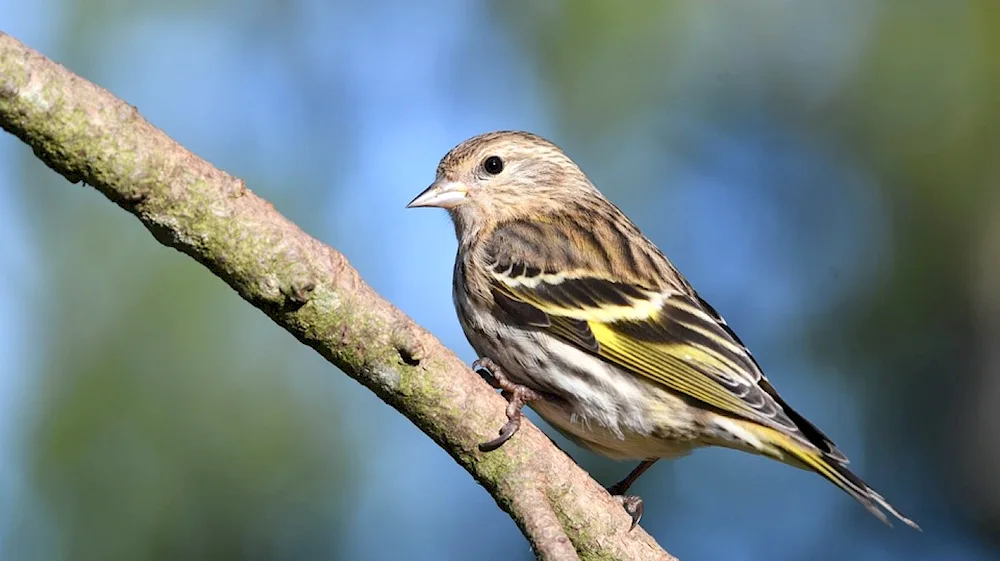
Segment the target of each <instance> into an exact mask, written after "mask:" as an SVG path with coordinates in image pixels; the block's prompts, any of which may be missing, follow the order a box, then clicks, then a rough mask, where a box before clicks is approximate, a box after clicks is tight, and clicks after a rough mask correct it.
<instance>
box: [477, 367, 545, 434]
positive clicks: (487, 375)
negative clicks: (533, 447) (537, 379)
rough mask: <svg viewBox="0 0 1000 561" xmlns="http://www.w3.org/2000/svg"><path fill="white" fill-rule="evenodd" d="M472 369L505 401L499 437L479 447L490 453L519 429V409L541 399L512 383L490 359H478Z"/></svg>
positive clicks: (533, 392)
mask: <svg viewBox="0 0 1000 561" xmlns="http://www.w3.org/2000/svg"><path fill="white" fill-rule="evenodd" d="M472 369H473V370H475V371H476V372H479V373H480V375H482V376H483V378H484V379H485V380H486V381H487V382H488V383H489V384H490V385H491V386H493V387H494V388H497V389H499V390H502V395H503V396H504V398H505V399H506V400H507V422H506V423H504V425H503V427H501V428H500V433H499V434H500V435H499V436H497V437H496V438H494V439H493V440H490V441H489V442H483V443H482V444H480V445H479V450H480V451H482V452H492V451H493V450H496V449H497V448H499V447H501V446H503V444H504V443H505V442H507V441H508V440H510V437H512V436H514V433H516V432H517V429H519V428H521V408H522V407H524V406H525V404H527V403H529V402H531V401H534V400H536V399H541V398H542V395H541V394H539V393H538V392H536V391H535V390H533V389H531V388H529V387H527V386H522V385H520V384H515V383H514V382H512V381H511V380H510V379H509V378H507V375H506V374H504V373H503V370H501V369H500V367H499V366H497V364H496V363H495V362H493V360H492V359H489V358H480V359H479V360H477V361H476V362H474V363H472Z"/></svg>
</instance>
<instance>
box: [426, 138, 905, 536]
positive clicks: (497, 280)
mask: <svg viewBox="0 0 1000 561" xmlns="http://www.w3.org/2000/svg"><path fill="white" fill-rule="evenodd" d="M410 206H437V207H442V208H446V209H447V210H448V212H449V214H450V215H451V217H452V219H453V221H454V224H455V231H456V234H457V236H458V240H459V248H458V255H457V258H456V262H455V271H454V291H453V296H454V300H455V306H456V309H457V311H458V317H459V321H460V323H461V324H462V328H463V330H464V331H465V334H466V336H467V337H468V339H469V342H470V343H471V344H472V346H473V347H474V348H475V349H476V351H477V352H478V353H479V355H480V356H481V357H486V358H488V359H492V361H493V362H492V363H490V364H488V366H489V367H490V368H489V369H490V370H492V371H493V372H494V374H496V376H495V380H494V383H495V384H496V385H497V386H498V387H500V388H502V389H503V390H504V393H505V395H506V396H507V397H508V399H509V400H510V402H511V406H510V407H509V408H508V417H509V419H510V421H509V422H508V424H507V425H505V426H504V428H503V429H502V431H501V437H500V438H498V439H496V440H494V441H491V442H489V443H486V444H485V445H484V447H485V448H486V449H492V448H495V447H497V446H500V445H502V444H503V442H504V441H505V440H506V439H507V438H510V436H511V435H512V434H513V433H514V432H515V431H516V429H517V423H518V420H519V414H520V413H519V409H520V406H521V405H522V404H524V403H529V404H530V406H531V407H532V408H533V409H535V410H536V411H538V413H539V414H540V415H541V416H542V417H543V418H545V419H546V420H547V421H548V422H549V423H550V424H552V425H553V426H554V427H556V428H557V429H558V430H559V431H561V432H562V433H564V434H565V435H567V437H569V438H570V439H572V440H574V441H576V442H578V443H580V444H581V445H583V446H585V447H588V448H590V449H592V450H594V451H596V452H598V453H601V454H604V455H606V456H609V457H612V458H619V459H638V460H644V462H643V463H642V464H640V466H639V468H637V469H636V470H635V471H634V472H633V473H632V474H631V475H630V476H629V478H626V479H625V480H623V481H622V482H620V483H619V484H617V485H615V486H613V487H612V490H613V491H614V492H615V493H616V494H620V493H624V492H625V491H627V489H628V486H629V485H630V484H631V483H632V481H633V480H634V479H635V477H638V475H639V474H641V473H642V471H644V470H645V469H646V468H648V467H649V465H651V463H652V461H655V460H656V459H657V458H667V457H675V456H679V455H683V454H686V453H688V452H689V451H691V450H693V449H695V448H697V447H701V446H709V445H715V446H725V447H729V448H735V449H739V450H744V451H748V452H752V453H756V454H762V455H765V456H768V457H771V458H774V459H777V460H779V461H783V462H785V463H788V464H791V465H794V466H796V467H800V468H804V469H808V470H812V471H815V472H816V473H818V474H820V475H822V476H823V477H825V478H826V479H828V480H829V481H831V482H832V483H834V484H835V485H837V486H838V487H840V488H841V489H843V490H844V491H846V492H847V493H849V494H850V495H851V496H853V497H854V498H855V499H857V500H858V501H859V502H861V503H862V504H863V505H864V506H865V507H866V508H868V510H869V511H871V512H872V513H873V514H875V515H876V516H878V517H879V518H880V519H881V520H883V521H886V522H888V520H887V518H886V516H885V514H884V513H883V512H882V510H883V509H884V510H886V511H888V512H890V513H892V514H893V515H894V516H896V517H897V518H899V519H900V520H902V521H903V522H905V523H907V524H908V525H910V526H913V527H914V528H916V527H917V526H916V524H914V523H913V522H912V521H910V520H909V519H908V518H906V517H905V516H903V515H902V514H900V513H899V512H898V511H896V510H895V509H894V508H893V507H892V506H891V505H890V504H889V503H888V502H887V501H886V500H885V499H884V498H883V497H882V496H881V495H879V494H878V493H876V492H875V491H874V490H873V489H872V488H871V487H869V486H868V485H867V484H866V483H864V482H863V481H862V480H861V479H860V478H858V477H857V476H856V475H854V474H853V473H852V472H851V471H850V470H848V469H847V467H846V466H847V458H846V456H845V455H844V454H843V453H842V452H841V451H840V450H839V449H838V448H837V447H836V445H835V444H834V443H833V442H832V441H831V440H830V439H829V438H827V437H826V435H824V434H823V433H822V432H821V431H820V430H819V429H818V428H816V427H815V426H814V425H813V424H811V423H810V422H809V421H807V420H806V419H805V418H804V417H802V416H801V415H799V414H798V413H797V412H795V411H794V410H793V409H792V408H791V407H789V405H788V404H787V403H786V402H785V401H784V400H782V398H781V397H780V396H779V395H778V393H777V392H776V391H775V389H774V387H773V386H772V385H771V383H770V382H769V381H768V379H767V378H766V377H765V376H764V374H763V373H762V371H761V369H760V367H759V365H758V364H757V362H756V361H755V360H754V358H753V356H752V355H751V354H750V352H749V351H748V350H747V348H746V346H745V345H744V344H743V343H742V341H740V339H739V337H737V335H736V334H735V333H734V332H733V330H732V329H731V328H730V327H729V326H728V325H727V324H726V322H725V320H723V319H722V317H721V316H720V315H719V314H718V313H717V312H716V311H715V310H714V309H712V307H711V306H710V305H709V304H708V303H707V302H705V301H704V300H703V299H702V298H701V297H700V296H699V295H698V294H697V293H696V292H695V291H694V289H693V288H692V287H691V285H690V284H688V282H687V281H686V280H685V279H684V277H683V276H682V275H681V274H680V273H679V272H678V271H677V270H676V269H675V268H674V267H673V265H671V263H670V262H669V260H668V259H667V258H666V257H665V256H664V255H663V253H662V252H660V250H659V249H658V248H657V247H656V246H655V245H654V244H653V243H652V242H651V241H649V240H648V239H647V238H646V237H645V236H643V234H642V233H641V232H640V231H639V229H638V228H637V227H636V226H635V225H634V224H633V223H632V222H631V221H630V220H629V219H628V217H626V216H625V215H624V213H622V212H621V211H620V210H619V209H618V208H617V207H616V206H614V205H613V204H612V203H610V202H609V201H608V200H607V199H605V198H604V196H603V195H602V194H601V193H600V192H599V191H598V190H597V189H596V188H595V187H594V186H593V185H592V184H591V183H590V181H589V180H588V179H587V177H586V176H585V175H584V173H583V172H582V171H581V170H580V169H579V168H578V167H577V166H576V164H574V163H573V161H572V160H570V159H569V158H568V157H567V156H566V155H565V154H564V153H563V152H562V151H561V150H560V149H559V148H557V147H556V146H555V145H554V144H552V143H551V142H549V141H547V140H545V139H542V138H540V137H538V136H536V135H533V134H530V133H525V132H512V131H503V132H494V133H488V134H484V135H480V136H477V137H474V138H471V139H469V140H467V141H465V142H463V143H462V144H459V145H458V146H456V147H455V148H454V149H453V150H452V151H451V152H449V153H448V154H447V155H446V156H445V157H444V158H443V159H442V160H441V163H440V165H439V166H438V169H437V178H436V180H435V182H434V184H433V185H431V187H429V188H428V189H427V190H426V191H425V192H424V193H421V195H419V196H418V197H417V198H416V199H414V201H413V202H411V203H410ZM624 504H625V505H626V508H627V509H630V511H631V512H632V514H633V517H634V519H635V520H637V519H638V515H640V514H641V508H642V505H641V501H639V500H638V498H635V497H628V498H626V499H625V502H624Z"/></svg>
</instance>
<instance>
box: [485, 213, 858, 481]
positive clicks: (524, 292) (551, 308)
mask: <svg viewBox="0 0 1000 561" xmlns="http://www.w3.org/2000/svg"><path fill="white" fill-rule="evenodd" d="M561 227H562V229H563V231H562V233H561V234H560V233H559V232H557V231H555V230H556V229H554V228H551V227H547V226H538V225H533V226H532V227H531V228H527V229H526V228H523V227H521V228H518V227H517V226H516V225H515V226H511V227H507V228H506V229H504V230H503V231H500V232H498V233H497V234H495V235H494V237H493V243H488V244H487V245H486V256H487V258H486V262H487V267H488V275H489V277H490V281H491V291H492V293H493V297H494V299H495V301H496V304H497V306H498V307H499V308H500V309H502V310H503V311H504V312H505V313H506V314H507V315H508V316H509V317H510V318H511V320H512V321H517V322H520V323H521V324H523V325H526V326H533V327H535V328H538V329H544V330H547V331H548V332H550V333H552V334H554V335H556V336H558V337H560V338H561V339H563V340H565V341H567V342H570V343H572V344H574V345H576V346H577V347H579V348H581V349H584V350H586V351H588V352H590V353H592V354H594V355H597V356H599V357H601V358H603V359H604V360H606V361H608V362H610V363H613V364H615V365H617V366H619V367H621V368H624V369H626V370H628V371H630V372H633V373H635V374H637V375H640V376H644V377H646V378H648V379H649V380H652V381H654V382H657V383H659V384H662V385H663V386H664V387H665V388H667V389H669V390H671V391H674V392H677V393H680V394H683V395H686V396H688V397H690V398H693V399H696V400H698V401H700V402H702V403H704V404H705V405H707V406H709V407H711V408H715V409H718V410H721V411H724V412H727V413H729V414H732V415H735V416H737V417H740V418H743V419H747V420H751V421H754V422H757V423H761V424H764V425H766V426H770V427H772V428H775V429H778V430H780V431H782V432H784V433H786V434H789V435H792V436H795V437H798V438H801V439H803V440H805V441H806V442H808V443H810V444H812V445H813V446H816V447H817V448H819V449H820V450H822V451H823V452H825V453H827V454H829V455H830V456H831V457H832V458H835V459H837V460H838V461H841V462H844V463H846V462H847V458H846V457H845V456H844V455H843V453H841V452H840V451H839V450H838V449H837V448H836V446H835V445H834V444H833V442H831V441H830V439H829V438H827V437H826V436H825V435H823V433H822V432H820V431H819V429H817V428H816V427H815V426H814V425H812V424H811V423H809V422H808V421H807V420H806V419H804V418H803V417H802V416H800V415H798V414H797V413H796V412H795V411H794V410H793V409H791V407H789V406H788V405H787V404H786V403H785V402H784V401H783V400H782V399H781V397H780V396H779V395H778V394H777V392H776V391H775V390H774V388H773V387H772V386H771V384H770V382H768V380H767V378H766V377H765V376H764V375H763V373H762V372H761V370H760V367H759V366H758V365H757V362H756V361H755V360H754V358H753V357H752V356H751V354H750V352H749V350H747V348H746V346H745V345H744V344H743V343H742V342H741V341H740V339H739V338H738V337H737V336H736V334H735V333H734V332H733V330H732V329H730V327H729V326H728V325H727V324H726V322H725V321H724V320H723V319H722V317H721V316H720V315H719V314H718V313H716V312H715V310H714V309H712V307H711V306H709V305H708V303H707V302H705V301H704V300H702V299H701V298H700V297H699V296H698V295H697V293H695V292H694V290H693V289H691V288H690V286H689V285H688V284H687V282H686V281H684V279H683V277H681V276H680V274H679V273H677V272H676V270H674V269H673V267H672V266H671V265H670V264H669V263H668V262H667V261H666V258H664V257H663V256H662V254H660V253H659V252H658V251H653V254H654V255H652V256H647V257H646V259H661V260H662V261H663V263H662V265H663V266H664V267H667V268H669V271H670V272H672V273H674V275H675V278H674V279H673V280H672V281H671V282H660V283H659V285H658V286H657V285H656V283H655V282H653V281H649V282H645V283H642V282H637V281H636V278H637V277H639V275H630V276H631V278H629V279H628V280H625V279H624V278H622V277H624V276H625V275H620V274H619V275H616V274H614V272H613V271H614V270H615V268H616V267H615V266H605V265H602V263H605V264H607V263H610V260H607V259H600V258H595V259H589V260H588V258H587V257H586V255H587V250H586V249H582V251H580V248H568V247H567V246H565V245H563V246H562V247H561V248H560V249H558V250H553V249H552V248H551V247H541V246H540V245H539V244H540V243H544V242H539V241H538V240H531V239H525V240H522V241H524V243H518V239H517V238H518V237H522V236H523V235H531V236H535V235H539V234H540V235H543V236H546V237H545V238H543V239H547V240H548V242H549V243H551V242H552V241H555V242H556V243H557V244H565V243H567V242H569V243H572V242H571V241H570V240H571V239H572V236H569V235H566V232H565V227H570V228H572V227H573V226H572V225H569V226H567V225H565V224H564V225H561ZM539 228H542V229H543V230H544V231H541V232H538V231H537V230H538V229H539ZM519 230H520V231H519ZM640 235H641V234H640ZM560 236H562V239H560ZM641 241H642V242H644V243H649V244H650V247H652V245H651V242H648V241H647V240H645V239H644V238H643V239H642V240H641ZM532 243H533V244H534V245H530V244H532ZM553 251H556V253H557V254H558V255H560V256H561V259H560V260H561V261H563V262H562V263H559V264H558V265H556V266H553V265H551V264H550V262H551V259H548V258H547V257H548V255H546V252H548V253H549V254H552V252H553ZM629 251H635V250H634V249H630V250H629ZM632 260H633V261H635V259H634V258H633V259H632ZM619 270H621V269H620V267H619ZM654 286H655V288H654Z"/></svg>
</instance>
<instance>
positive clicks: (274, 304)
mask: <svg viewBox="0 0 1000 561" xmlns="http://www.w3.org/2000/svg"><path fill="white" fill-rule="evenodd" d="M0 126H2V127H3V128H4V130H6V131H8V132H10V133H11V134H14V135H15V136H17V137H18V138H20V139H21V140H22V141H24V142H25V143H26V144H28V145H29V146H31V149H32V150H33V151H34V153H35V154H36V155H37V156H38V157H39V158H40V159H41V160H42V161H44V162H45V163H46V164H47V165H48V166H49V167H51V168H52V169H53V170H55V171H57V172H58V173H60V174H62V175H63V176H64V177H65V178H66V179H68V180H69V181H70V182H72V183H76V182H79V181H83V182H84V183H85V184H88V185H92V186H93V187H95V188H96V189H97V190H98V191H100V192H101V193H103V194H104V195H105V196H106V197H107V198H109V199H111V200H112V201H114V202H115V203H117V204H118V206H120V207H122V208H123V209H125V210H127V211H128V212H130V213H132V214H134V215H135V216H136V217H138V218H139V220H140V221H141V222H142V223H143V225H145V226H146V228H148V229H149V231H150V232H151V233H152V234H153V236H154V237H155V238H156V239H157V240H159V241H160V242H161V243H162V244H164V245H167V246H169V247H173V248H175V249H177V250H179V251H181V252H183V253H185V254H187V255H189V256H191V257H193V258H194V259H195V260H197V261H198V262H199V263H201V264H202V265H204V266H205V267H207V268H208V269H209V270H211V271H212V272H213V273H215V274H216V275H217V276H218V277H219V278H221V279H222V280H224V281H225V282H226V283H227V284H229V286H231V287H232V288H233V289H234V290H236V292H238V293H239V295H240V296H241V297H242V298H243V299H245V300H246V301H247V302H249V303H251V304H253V305H254V306H256V307H257V308H259V309H261V310H262V311H263V312H264V313H266V314H267V315H268V316H269V317H270V318H271V319H272V320H274V321H275V322H276V323H277V324H278V325H280V326H281V327H283V328H284V329H285V330H287V331H288V332H289V333H291V334H292V335H294V336H295V337H296V338H297V339H298V340H299V341H301V342H302V343H304V344H306V345H309V346H310V347H312V348H313V349H314V350H316V351H317V352H319V353H320V354H321V355H323V357H325V358H326V359H327V360H328V361H330V362H331V363H333V364H334V365H335V366H337V367H338V368H340V369H341V370H343V371H344V372H345V373H346V374H347V375H349V376H351V377H352V378H354V379H355V380H357V381H358V382H361V383H362V384H364V385H365V386H366V387H368V388H369V389H370V390H372V391H373V392H375V393H376V394H377V395H378V396H379V397H380V398H381V399H382V400H383V401H385V402H386V403H388V404H389V405H391V406H392V407H394V408H395V409H396V410H397V411H399V412H400V413H402V414H403V415H405V416H406V417H407V418H408V419H410V420H411V421H412V422H413V423H414V424H415V425H417V426H418V427H420V429H421V430H422V431H423V432H424V433H426V434H427V435H428V436H430V437H431V438H432V439H433V440H434V441H435V442H436V443H438V445H440V446H441V447H442V448H443V449H444V450H445V451H447V452H448V453H449V454H451V456H452V457H453V458H454V459H455V460H456V461H457V462H458V463H459V464H460V465H461V466H462V467H464V468H465V469H466V470H467V471H468V472H469V473H470V474H471V475H472V476H473V477H474V478H475V479H476V481H478V482H479V483H480V484H482V486H483V487H485V488H486V490H487V491H489V493H490V494H491V495H492V496H493V498H494V499H495V500H496V502H497V504H498V505H499V506H500V508H502V509H503V510H505V511H506V512H508V513H509V514H510V516H511V517H512V518H513V519H514V521H515V522H516V523H517V525H518V526H519V527H520V528H521V530H522V532H524V535H525V536H527V538H528V540H529V542H530V543H531V545H532V547H533V548H534V551H535V553H536V555H538V557H539V558H542V559H547V560H560V561H561V560H569V559H622V560H625V559H628V560H634V559H660V560H669V559H673V558H672V557H671V556H670V555H668V554H667V553H666V552H664V551H663V550H662V549H660V547H659V546H658V545H657V544H656V542H655V541H654V540H653V538H651V537H650V536H649V535H648V534H646V533H645V532H644V531H643V530H642V529H641V528H637V529H636V530H635V531H633V532H629V531H628V528H629V517H628V515H627V514H626V513H625V512H624V510H623V509H622V508H621V507H620V506H619V505H618V504H617V503H616V502H615V501H614V500H613V499H612V498H611V497H610V496H609V495H608V494H607V492H605V491H604V489H603V488H601V486H600V485H598V484H597V483H596V482H595V481H594V480H593V479H591V478H590V476H589V475H588V474H587V473H586V472H584V471H583V470H582V469H580V468H579V467H578V466H577V465H576V464H575V463H574V462H573V461H572V460H571V459H570V458H569V457H568V456H566V455H565V454H564V453H563V452H562V451H560V450H559V449H558V448H557V447H556V446H554V445H553V444H552V443H551V442H550V441H549V439H548V438H547V437H546V436H545V435H544V434H543V433H542V432H541V431H539V430H538V429H537V428H536V427H534V426H533V425H531V424H530V423H528V422H525V423H524V424H523V425H522V427H521V430H520V431H519V432H518V434H517V435H516V436H515V437H514V438H513V439H511V440H510V441H509V442H508V443H507V444H505V445H504V446H503V447H502V448H500V449H499V450H497V451H495V452H490V453H487V454H484V453H481V452H479V451H478V450H477V448H476V445H477V444H478V443H479V442H480V441H482V440H484V439H486V438H487V437H489V436H492V434H493V433H494V432H495V431H496V430H497V428H498V427H500V426H501V425H502V424H503V423H504V421H505V420H506V418H505V416H504V406H505V404H504V402H503V399H502V398H501V397H500V396H499V395H497V394H496V392H495V391H493V390H492V389H491V388H490V387H489V385H488V384H486V383H485V382H484V381H482V380H481V379H480V378H479V376H477V375H476V374H474V373H473V372H472V371H471V370H470V369H469V368H468V367H467V366H466V365H465V364H463V363H462V362H461V361H460V360H459V359H458V358H457V357H456V356H455V355H454V354H453V353H452V352H451V351H449V350H448V349H446V348H445V347H444V346H443V345H441V343H440V342H438V341H437V340H436V339H435V338H434V337H433V336H431V335H430V334H429V333H427V332H426V331H425V330H424V329H422V328H421V327H419V326H418V325H416V324H415V323H414V322H413V321H412V320H410V319H409V318H408V317H406V316H405V315H404V314H403V313H402V312H401V311H399V310H398V309H397V308H395V307H394V306H393V305H392V304H390V303H389V302H388V301H386V300H384V299H383V298H382V297H380V296H379V295H378V294H376V293H375V291H374V290H372V289H371V287H369V286H368V285H367V284H365V282H364V281H363V280H362V279H361V277H360V276H359V275H358V273H357V271H355V270H354V269H353V268H352V267H351V266H350V265H349V264H348V262H347V260H346V259H345V258H344V256H343V255H341V254H340V253H338V252H337V251H335V250H334V249H332V248H330V247H328V246H326V245H324V244H322V243H321V242H319V241H317V240H316V239H314V238H312V237H310V236H309V235H308V234H306V233H305V232H303V231H302V230H300V229H299V228H298V227H297V226H296V225H295V224H293V223H292V222H290V221H289V220H287V219H286V218H284V217H283V216H281V214H279V213H278V212H277V211H276V210H275V209H274V208H273V207H272V205H271V204H270V203H268V202H267V201H265V200H263V199H261V198H259V197H257V196H256V195H254V194H253V193H252V192H251V191H250V190H248V189H247V188H246V185H245V184H244V183H243V181H242V180H240V179H237V178H234V177H232V176H230V175H228V174H226V173H225V172H223V171H221V170H218V169H216V168H215V167H213V166H212V165H211V164H209V163H208V162H205V161H204V160H201V159H200V158H198V157H197V156H195V155H194V154H192V153H191V152H189V151H188V150H186V149H185V148H183V147H182V146H180V145H179V144H177V143H176V142H174V141H173V140H171V139H170V138H169V137H168V136H167V135H166V134H164V133H163V132H162V131H160V130H159V129H157V128H156V127H154V126H152V125H151V124H149V123H148V122H147V121H145V120H144V119H143V118H142V117H141V116H140V115H139V112H138V111H137V110H136V108H135V107H133V106H131V105H129V104H127V103H125V102H123V101H121V100H119V99H117V98H115V97H114V96H112V95H111V94H110V93H109V92H107V91H106V90H104V89H102V88H100V87H98V86H96V85H94V84H92V83H90V82H88V81H86V80H84V79H82V78H80V77H78V76H76V75H74V74H73V73H71V72H70V71H68V70H67V69H65V68H64V67H62V66H60V65H58V64H56V63H54V62H52V61H50V60H48V59H46V58H45V57H43V56H42V55H40V54H39V53H37V52H35V51H33V50H31V49H29V48H28V47H26V46H25V45H23V44H21V43H20V42H18V41H17V40H16V39H14V38H12V37H10V36H9V35H6V34H3V33H2V32H0Z"/></svg>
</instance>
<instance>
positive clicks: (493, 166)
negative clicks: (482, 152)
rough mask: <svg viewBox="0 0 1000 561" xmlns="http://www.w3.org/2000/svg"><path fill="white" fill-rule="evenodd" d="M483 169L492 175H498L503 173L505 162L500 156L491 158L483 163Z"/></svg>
mask: <svg viewBox="0 0 1000 561" xmlns="http://www.w3.org/2000/svg"><path fill="white" fill-rule="evenodd" d="M483 169H484V170H486V173H488V174H490V175H497V174H499V173H500V172H501V171H503V160H501V159H500V156H490V157H489V158H486V160H484V161H483Z"/></svg>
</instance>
